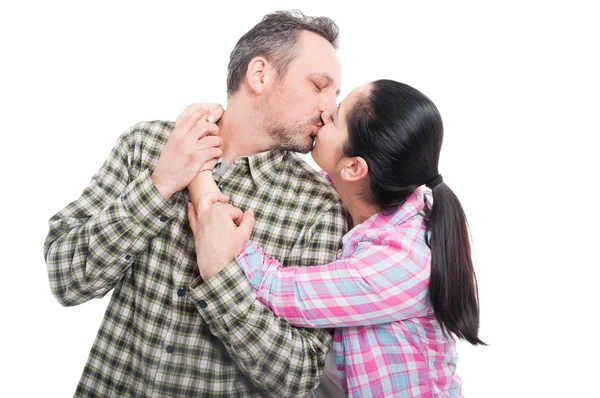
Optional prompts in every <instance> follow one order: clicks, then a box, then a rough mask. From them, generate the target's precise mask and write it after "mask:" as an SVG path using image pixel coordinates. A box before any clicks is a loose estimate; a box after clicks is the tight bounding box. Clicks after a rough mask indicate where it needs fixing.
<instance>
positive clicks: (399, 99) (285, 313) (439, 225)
mask: <svg viewBox="0 0 600 398" xmlns="http://www.w3.org/2000/svg"><path fill="white" fill-rule="evenodd" d="M322 118H323V122H324V126H323V127H322V128H321V129H320V130H319V132H318V134H317V137H316V142H315V146H314V148H313V151H312V156H313V158H314V160H315V162H316V163H317V164H318V165H319V166H320V167H321V168H322V169H323V170H324V172H325V173H326V174H327V176H328V177H327V178H328V179H329V181H330V182H331V183H332V184H333V185H334V186H335V187H336V189H337V191H338V192H339V194H340V197H341V198H342V200H343V202H344V205H345V206H346V208H347V210H348V215H349V221H350V226H351V227H352V229H351V230H350V231H349V232H348V233H347V234H346V235H345V236H344V238H343V246H342V249H341V250H340V253H339V255H338V260H337V261H336V262H333V263H331V264H326V265H320V266H315V267H308V268H299V267H286V268H283V267H282V266H281V264H279V263H278V262H277V260H275V259H269V258H267V257H266V256H265V255H264V253H263V251H262V250H261V248H259V247H257V246H255V245H253V244H251V243H248V244H247V245H246V247H245V248H244V250H242V252H241V253H240V254H239V256H238V257H237V263H238V264H239V265H240V266H241V267H242V268H243V269H244V270H245V272H246V274H247V276H248V278H249V280H250V282H251V284H252V286H253V287H254V288H255V290H256V292H257V298H258V299H259V300H260V301H262V302H263V303H264V304H266V305H267V306H268V307H269V308H270V309H271V310H272V311H273V313H274V314H275V315H277V316H278V317H281V318H284V319H286V320H287V321H288V322H289V323H290V324H292V325H296V326H303V327H312V328H335V331H334V347H333V349H334V356H335V361H336V364H337V368H338V371H339V378H340V383H341V386H342V388H343V389H344V390H345V391H347V394H348V396H350V397H392V396H393V397H408V396H410V397H414V396H419V397H441V396H444V397H458V396H461V380H460V378H459V377H458V376H457V375H456V373H455V367H456V360H457V355H456V351H455V341H454V338H453V336H456V337H458V338H460V339H464V340H467V341H468V342H470V343H471V344H474V345H478V344H484V343H483V342H482V341H481V340H480V339H479V337H478V335H477V333H478V328H479V305H478V296H477V285H476V279H475V273H474V270H473V264H472V261H471V250H470V244H469V237H468V230H467V222H466V218H465V215H464V213H463V209H462V207H461V205H460V203H459V201H458V199H457V198H456V196H455V195H454V193H453V192H452V191H451V190H450V188H449V187H448V186H447V185H446V184H445V183H444V182H443V179H442V176H441V175H439V173H438V161H439V156H440V150H441V146H442V138H443V127H442V121H441V117H440V115H439V112H438V110H437V108H436V107H435V105H434V104H433V103H432V102H431V101H430V100H429V99H428V98H427V97H426V96H425V95H423V94H422V93H421V92H419V91H417V90H415V89H414V88H412V87H410V86H407V85H405V84H402V83H398V82H394V81H390V80H378V81H375V82H373V83H369V84H366V85H364V86H361V87H359V88H357V89H355V90H354V91H353V92H352V93H350V94H349V95H348V97H347V98H346V99H344V101H342V103H341V104H340V106H339V107H338V109H337V111H336V112H334V113H333V114H325V113H324V114H323V115H322ZM202 174H205V175H206V176H205V177H202V178H206V184H201V185H202V189H201V191H204V192H207V191H210V190H215V186H214V183H212V184H211V181H212V179H211V178H210V175H209V174H208V173H201V175H202ZM423 185H427V186H428V187H429V188H430V189H431V191H432V196H433V203H431V201H428V199H427V198H426V197H425V195H424V192H423V189H422V188H421V186H423ZM200 193H202V192H200ZM205 205H206V204H205ZM189 211H190V223H191V226H192V230H193V232H194V235H197V229H198V228H197V215H196V214H195V211H194V209H193V207H191V206H190V207H189ZM201 211H202V209H199V212H201ZM224 244H226V243H225V242H224ZM199 266H200V267H201V266H202V265H201V264H199Z"/></svg>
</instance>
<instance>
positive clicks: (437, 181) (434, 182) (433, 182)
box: [425, 174, 444, 189]
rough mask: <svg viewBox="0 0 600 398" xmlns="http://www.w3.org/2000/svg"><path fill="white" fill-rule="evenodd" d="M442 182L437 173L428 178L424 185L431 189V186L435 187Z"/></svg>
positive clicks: (440, 176)
mask: <svg viewBox="0 0 600 398" xmlns="http://www.w3.org/2000/svg"><path fill="white" fill-rule="evenodd" d="M442 182H444V179H443V178H442V175H441V174H438V175H437V177H435V178H433V179H431V180H429V182H428V183H427V184H425V185H426V186H427V188H429V189H433V188H435V187H437V186H438V185H440V184H441V183H442Z"/></svg>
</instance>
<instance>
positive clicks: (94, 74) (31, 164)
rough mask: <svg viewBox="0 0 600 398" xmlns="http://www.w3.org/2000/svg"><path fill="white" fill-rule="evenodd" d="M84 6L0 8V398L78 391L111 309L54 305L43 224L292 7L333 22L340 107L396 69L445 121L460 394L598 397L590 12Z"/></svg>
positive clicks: (523, 7) (593, 31)
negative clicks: (458, 219) (472, 271)
mask: <svg viewBox="0 0 600 398" xmlns="http://www.w3.org/2000/svg"><path fill="white" fill-rule="evenodd" d="M80 3H83V2H70V3H67V2H64V1H52V2H41V1H39V2H25V1H23V2H20V3H19V5H18V6H17V5H6V4H5V3H4V2H3V3H2V6H0V43H1V53H0V54H1V55H0V56H1V57H2V60H1V61H0V70H1V73H0V84H1V86H0V101H1V102H0V118H1V120H0V129H1V130H0V131H1V134H2V150H1V151H0V153H1V155H0V162H1V163H0V166H1V173H2V174H1V175H2V177H1V179H0V187H1V190H2V191H1V195H0V200H1V201H2V202H1V204H0V209H1V211H2V217H1V220H2V229H1V230H0V233H1V234H2V236H1V239H0V245H1V246H0V266H1V267H2V273H1V276H0V294H1V300H0V303H1V307H0V308H1V311H2V312H1V314H0V322H1V323H2V325H1V326H0V333H1V339H0V342H1V343H2V347H1V348H0V362H1V363H0V365H1V366H2V370H1V371H0V372H1V373H0V379H1V380H2V381H1V382H0V395H1V396H5V397H12V396H26V397H34V396H35V397H38V396H40V397H41V396H43V397H66V396H71V395H72V394H73V392H74V389H75V387H76V385H77V381H78V380H79V376H80V374H81V371H82V369H83V366H84V364H85V361H86V358H87V355H88V352H89V349H90V347H91V345H92V342H93V340H94V337H95V334H96V331H97V329H98V326H99V325H100V322H101V319H102V315H103V312H104V309H105V307H106V305H107V303H108V297H106V298H104V299H102V300H94V301H92V302H89V303H86V304H84V305H81V306H79V307H74V308H63V307H61V306H60V305H59V304H58V303H57V302H56V301H55V300H54V298H53V297H52V295H51V294H50V290H49V287H48V281H47V274H46V266H45V263H44V258H43V254H42V245H43V241H44V238H45V235H46V232H47V220H48V219H49V218H50V217H51V216H52V215H53V214H54V213H56V212H57V211H58V210H60V209H61V208H62V207H63V206H65V205H66V204H67V203H69V202H70V201H71V200H74V199H75V198H77V197H78V195H79V194H80V192H81V191H82V190H83V188H84V187H85V186H86V185H87V183H88V181H89V179H90V178H91V176H92V175H93V173H94V172H95V171H96V170H97V169H98V168H99V167H100V166H101V165H102V162H103V161H104V158H105V157H106V156H107V155H108V153H109V151H110V149H111V148H112V146H113V144H114V143H115V142H116V140H117V137H118V136H119V135H120V134H121V133H122V132H123V131H124V130H126V129H127V128H128V127H129V126H131V125H133V124H135V123H136V122H138V121H142V120H155V119H168V120H174V118H175V117H176V116H177V114H178V113H179V111H181V110H182V109H183V108H184V107H185V106H186V105H187V104H188V103H190V102H192V101H209V100H210V101H218V102H221V103H225V77H226V68H227V62H228V59H229V53H230V51H231V49H232V48H233V46H234V45H235V43H236V42H237V39H238V38H239V37H240V36H241V35H242V34H243V33H245V32H246V31H247V30H248V29H250V28H251V27H252V26H253V25H254V24H255V23H256V22H258V20H259V19H260V18H261V17H262V15H263V14H265V13H267V12H269V11H272V10H275V9H289V8H300V9H302V10H303V11H304V12H305V13H307V14H311V15H315V14H318V15H327V16H330V17H332V18H333V19H334V20H335V21H336V22H337V23H338V25H339V26H340V29H341V49H340V52H339V55H340V58H341V62H342V68H343V70H342V73H343V87H342V95H341V97H340V99H342V98H343V97H344V96H345V95H346V94H347V93H348V92H349V91H350V90H351V89H352V88H354V87H355V86H357V85H359V84H361V83H364V82H366V81H369V80H373V79H377V78H391V79H396V80H399V81H402V82H405V83H408V84H411V85H413V86H415V87H417V88H418V89H420V90H421V91H423V92H424V93H425V94H427V95H428V96H429V97H430V98H431V99H433V101H434V102H436V104H437V105H438V107H439V109H440V111H441V113H442V116H443V118H444V122H445V131H446V137H445V143H444V148H443V151H442V160H441V167H440V170H441V173H442V174H443V176H444V179H445V181H446V182H447V183H448V185H449V186H450V187H451V188H452V189H454V191H455V192H456V194H457V195H458V196H459V198H460V199H461V200H462V202H463V205H464V207H465V210H466V212H467V215H468V217H469V220H470V225H471V230H472V235H473V240H474V256H475V264H476V271H477V276H478V279H479V288H480V299H481V338H482V339H483V340H485V341H486V342H488V343H489V347H477V348H474V347H471V346H469V345H468V344H464V343H461V344H460V345H459V353H460V355H461V358H460V361H459V364H458V372H459V374H460V376H461V377H462V378H463V381H464V389H463V392H464V394H465V396H467V397H580V396H600V393H599V392H598V391H599V388H600V387H598V378H599V377H600V375H599V371H600V366H599V365H598V358H599V357H600V348H599V346H600V345H599V343H598V340H599V337H600V333H599V332H598V329H597V328H596V327H594V326H592V324H593V323H594V321H595V319H596V318H598V314H599V311H598V308H597V307H598V306H597V305H598V303H599V300H598V296H597V291H598V288H597V286H598V280H597V277H598V270H597V268H598V266H599V265H600V261H599V260H598V252H597V250H596V248H597V247H598V235H599V234H598V222H599V217H598V210H597V206H596V198H597V196H596V194H597V193H598V188H597V187H598V185H597V177H598V172H599V171H600V167H598V166H599V164H598V163H599V162H598V156H597V154H596V148H597V144H596V142H597V141H596V136H597V135H598V133H599V132H600V128H599V118H598V116H599V114H600V107H599V105H600V101H599V92H600V79H599V71H600V63H599V61H598V59H597V57H598V53H599V49H600V44H599V41H600V28H599V27H598V26H599V23H598V19H599V18H598V17H599V14H598V12H596V11H592V6H591V4H592V2H589V3H583V2H577V1H569V2H566V1H564V2H530V1H519V2H494V3H495V4H492V2H485V5H484V4H483V3H484V2H471V3H465V2H437V3H434V2H415V1H396V2H393V3H392V2H390V4H394V5H393V6H391V5H388V4H387V3H378V2H377V1H373V0H371V1H363V2H356V3H354V4H352V5H350V4H349V3H348V2H343V3H336V4H333V2H325V1H322V0H321V1H303V2H291V1H270V2H269V1H261V2H253V3H252V2H247V3H243V5H242V4H240V5H237V4H233V3H230V2H225V1H222V2H217V1H213V2H203V1H195V2H178V1H170V2H160V3H152V2H143V3H142V2H139V3H133V2H126V1H121V2H114V3H111V2H102V3H101V2H97V3H96V4H97V5H95V6H93V5H90V4H87V3H86V5H83V4H80ZM15 4H16V2H15Z"/></svg>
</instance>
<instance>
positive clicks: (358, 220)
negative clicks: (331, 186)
mask: <svg viewBox="0 0 600 398" xmlns="http://www.w3.org/2000/svg"><path fill="white" fill-rule="evenodd" d="M338 193H339V194H340V197H341V198H342V202H344V206H345V207H346V211H347V212H348V215H349V216H350V219H349V220H348V228H349V229H352V228H354V227H355V226H357V225H359V224H362V223H363V222H365V221H366V220H368V219H369V218H371V216H373V214H375V213H377V212H379V211H380V209H379V208H378V207H377V206H375V205H372V204H370V203H368V202H367V201H366V200H364V198H362V195H361V194H360V193H359V192H357V191H354V192H352V191H350V192H348V190H346V189H341V190H340V189H338Z"/></svg>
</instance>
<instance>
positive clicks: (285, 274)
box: [237, 241, 430, 328]
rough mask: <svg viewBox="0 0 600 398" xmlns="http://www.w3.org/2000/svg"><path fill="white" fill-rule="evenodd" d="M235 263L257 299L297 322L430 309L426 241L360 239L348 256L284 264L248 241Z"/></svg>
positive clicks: (384, 319)
mask: <svg viewBox="0 0 600 398" xmlns="http://www.w3.org/2000/svg"><path fill="white" fill-rule="evenodd" d="M417 247H418V248H419V250H417ZM237 264H238V265H239V266H240V267H241V268H242V269H243V270H244V271H245V272H246V275H247V277H248V279H249V281H250V284H251V285H252V287H253V288H254V289H255V290H256V291H257V297H258V299H259V300H260V301H262V302H263V303H265V304H266V305H267V306H268V307H269V308H270V309H271V310H272V311H273V313H274V314H275V315H277V316H279V317H281V318H284V319H286V320H287V321H288V322H289V323H290V324H292V325H296V326H304V327H313V328H328V327H342V326H360V325H374V324H380V323H389V322H394V321H399V320H403V319H407V318H411V317H415V316H419V315H423V314H425V313H426V312H427V311H428V309H429V299H428V294H427V292H428V291H427V287H428V284H429V275H430V261H429V251H428V249H425V248H423V247H422V245H417V246H415V245H410V244H409V245H402V244H400V242H394V241H392V242H389V241H387V242H379V243H373V242H361V243H359V244H358V245H357V247H356V251H355V252H354V254H353V255H352V257H350V258H348V259H344V260H339V261H335V262H332V263H329V264H326V265H321V266H316V267H307V268H299V267H287V268H283V267H282V266H281V264H280V263H279V262H278V261H277V260H275V259H270V258H266V257H265V255H264V253H263V251H262V249H260V248H259V247H257V246H256V245H254V244H250V243H249V244H247V245H246V247H245V249H244V250H243V251H242V253H240V255H239V256H238V258H237Z"/></svg>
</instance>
